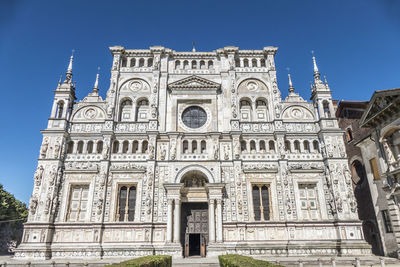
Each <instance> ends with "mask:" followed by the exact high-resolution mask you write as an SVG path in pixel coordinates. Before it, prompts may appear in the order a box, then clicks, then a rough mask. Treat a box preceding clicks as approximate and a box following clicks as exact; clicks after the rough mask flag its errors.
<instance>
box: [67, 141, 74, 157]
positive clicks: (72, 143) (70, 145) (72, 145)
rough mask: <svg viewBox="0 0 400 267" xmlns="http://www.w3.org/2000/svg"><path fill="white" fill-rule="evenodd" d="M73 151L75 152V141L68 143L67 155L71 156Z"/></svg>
mask: <svg viewBox="0 0 400 267" xmlns="http://www.w3.org/2000/svg"><path fill="white" fill-rule="evenodd" d="M73 151H74V141H69V142H68V148H67V153H68V154H71V153H72V152H73Z"/></svg>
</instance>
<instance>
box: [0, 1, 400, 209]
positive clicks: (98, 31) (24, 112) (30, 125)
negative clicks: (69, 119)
mask: <svg viewBox="0 0 400 267" xmlns="http://www.w3.org/2000/svg"><path fill="white" fill-rule="evenodd" d="M398 14H400V1H396V0H352V1H342V0H336V1H311V0H303V1H298V0H291V1H289V0H280V1H270V0H268V1H267V0H264V1H251V0H247V1H235V0H230V1H208V0H203V1H188V0H186V1H172V0H171V1H117V0H113V1H72V0H70V1H44V0H43V1H18V0H2V1H0V90H1V94H2V98H1V105H0V111H1V115H0V125H1V131H0V152H1V153H0V183H2V184H3V185H4V186H5V188H6V190H8V191H10V192H11V193H13V194H14V195H15V196H16V197H17V198H18V199H20V200H22V201H24V202H28V201H29V197H30V194H31V192H32V187H33V173H34V170H35V168H36V164H37V157H38V153H39V148H40V144H41V138H42V137H41V133H40V130H41V129H45V127H46V123H47V118H48V116H49V114H50V108H51V104H52V98H53V90H54V89H55V87H56V85H57V81H58V79H59V76H60V75H61V74H64V73H65V71H66V67H67V64H68V62H67V61H68V58H69V56H70V54H71V50H72V49H75V50H76V52H75V62H74V70H73V72H74V80H75V81H76V82H77V97H78V98H79V99H82V98H83V97H84V96H85V95H87V94H88V92H89V91H90V90H91V88H92V86H93V82H94V79H95V75H96V72H97V66H100V68H101V70H100V93H101V95H102V96H104V95H105V91H106V90H107V89H108V86H109V78H110V74H109V70H110V67H111V61H112V58H111V55H110V52H109V50H108V47H109V46H112V45H122V46H125V47H127V48H148V47H149V46H152V45H162V46H165V47H168V48H171V49H174V50H176V51H188V50H191V49H192V42H193V41H196V48H197V50H198V51H211V50H215V49H217V48H221V47H224V46H228V45H234V46H238V47H240V48H242V49H262V47H264V46H270V45H272V46H278V47H279V50H278V53H277V56H276V65H277V71H278V86H279V89H280V90H281V92H282V95H283V96H284V97H285V96H286V95H287V88H288V86H287V70H286V68H288V67H289V68H290V72H291V73H292V78H293V82H294V86H295V89H296V91H297V92H299V93H300V94H301V95H302V96H303V97H304V98H305V99H309V97H310V90H309V82H310V81H311V80H312V61H311V53H310V51H311V50H314V51H315V55H316V57H317V61H318V65H319V69H320V72H321V73H322V75H326V76H327V78H328V82H329V85H330V87H331V89H332V91H333V96H334V98H335V99H339V100H340V99H345V100H368V99H369V98H370V96H371V95H372V93H373V91H374V90H382V89H389V88H397V87H400V52H399V49H400V45H399V44H400V16H399V15H398Z"/></svg>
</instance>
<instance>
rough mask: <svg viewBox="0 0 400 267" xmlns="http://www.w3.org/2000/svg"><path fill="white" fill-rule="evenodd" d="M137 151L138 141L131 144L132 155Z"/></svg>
mask: <svg viewBox="0 0 400 267" xmlns="http://www.w3.org/2000/svg"><path fill="white" fill-rule="evenodd" d="M138 150H139V142H138V141H136V140H135V141H133V144H132V153H137V152H138Z"/></svg>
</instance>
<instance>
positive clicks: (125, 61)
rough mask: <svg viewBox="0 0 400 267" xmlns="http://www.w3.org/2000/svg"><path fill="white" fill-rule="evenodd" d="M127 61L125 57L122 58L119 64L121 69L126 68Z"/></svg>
mask: <svg viewBox="0 0 400 267" xmlns="http://www.w3.org/2000/svg"><path fill="white" fill-rule="evenodd" d="M127 62H128V60H127V59H126V57H123V58H122V63H121V67H126V65H127Z"/></svg>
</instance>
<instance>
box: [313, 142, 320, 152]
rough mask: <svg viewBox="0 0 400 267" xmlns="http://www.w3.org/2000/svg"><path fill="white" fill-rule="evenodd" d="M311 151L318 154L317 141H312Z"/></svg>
mask: <svg viewBox="0 0 400 267" xmlns="http://www.w3.org/2000/svg"><path fill="white" fill-rule="evenodd" d="M313 150H314V151H315V152H318V153H319V152H320V151H319V143H318V141H317V140H314V141H313Z"/></svg>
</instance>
